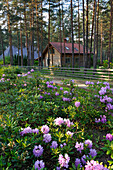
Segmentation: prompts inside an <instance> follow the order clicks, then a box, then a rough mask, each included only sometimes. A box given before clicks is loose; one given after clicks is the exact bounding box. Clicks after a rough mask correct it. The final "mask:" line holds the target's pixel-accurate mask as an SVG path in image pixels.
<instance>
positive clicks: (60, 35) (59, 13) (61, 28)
mask: <svg viewBox="0 0 113 170" xmlns="http://www.w3.org/2000/svg"><path fill="white" fill-rule="evenodd" d="M61 17H62V15H61V9H60V4H59V20H60V52H61V53H60V63H61V67H62V21H61V20H62V19H61Z"/></svg>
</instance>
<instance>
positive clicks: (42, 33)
mask: <svg viewBox="0 0 113 170" xmlns="http://www.w3.org/2000/svg"><path fill="white" fill-rule="evenodd" d="M42 10H43V9H42V0H41V66H42V67H43V55H42V52H43V16H42V15H43V11H42Z"/></svg>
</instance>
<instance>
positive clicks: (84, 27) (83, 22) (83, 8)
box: [82, 0, 86, 67]
mask: <svg viewBox="0 0 113 170" xmlns="http://www.w3.org/2000/svg"><path fill="white" fill-rule="evenodd" d="M82 5H83V65H84V67H85V46H86V45H85V19H84V17H85V10H84V0H83V4H82Z"/></svg>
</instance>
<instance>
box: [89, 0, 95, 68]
mask: <svg viewBox="0 0 113 170" xmlns="http://www.w3.org/2000/svg"><path fill="white" fill-rule="evenodd" d="M95 3H96V0H94V5H93V16H92V28H91V45H90V55H89V68H90V67H91V55H92V42H93V30H94V29H93V28H94V14H95Z"/></svg>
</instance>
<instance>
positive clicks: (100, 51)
mask: <svg viewBox="0 0 113 170" xmlns="http://www.w3.org/2000/svg"><path fill="white" fill-rule="evenodd" d="M102 63H103V61H102V20H101V47H100V64H101V65H102Z"/></svg>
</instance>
